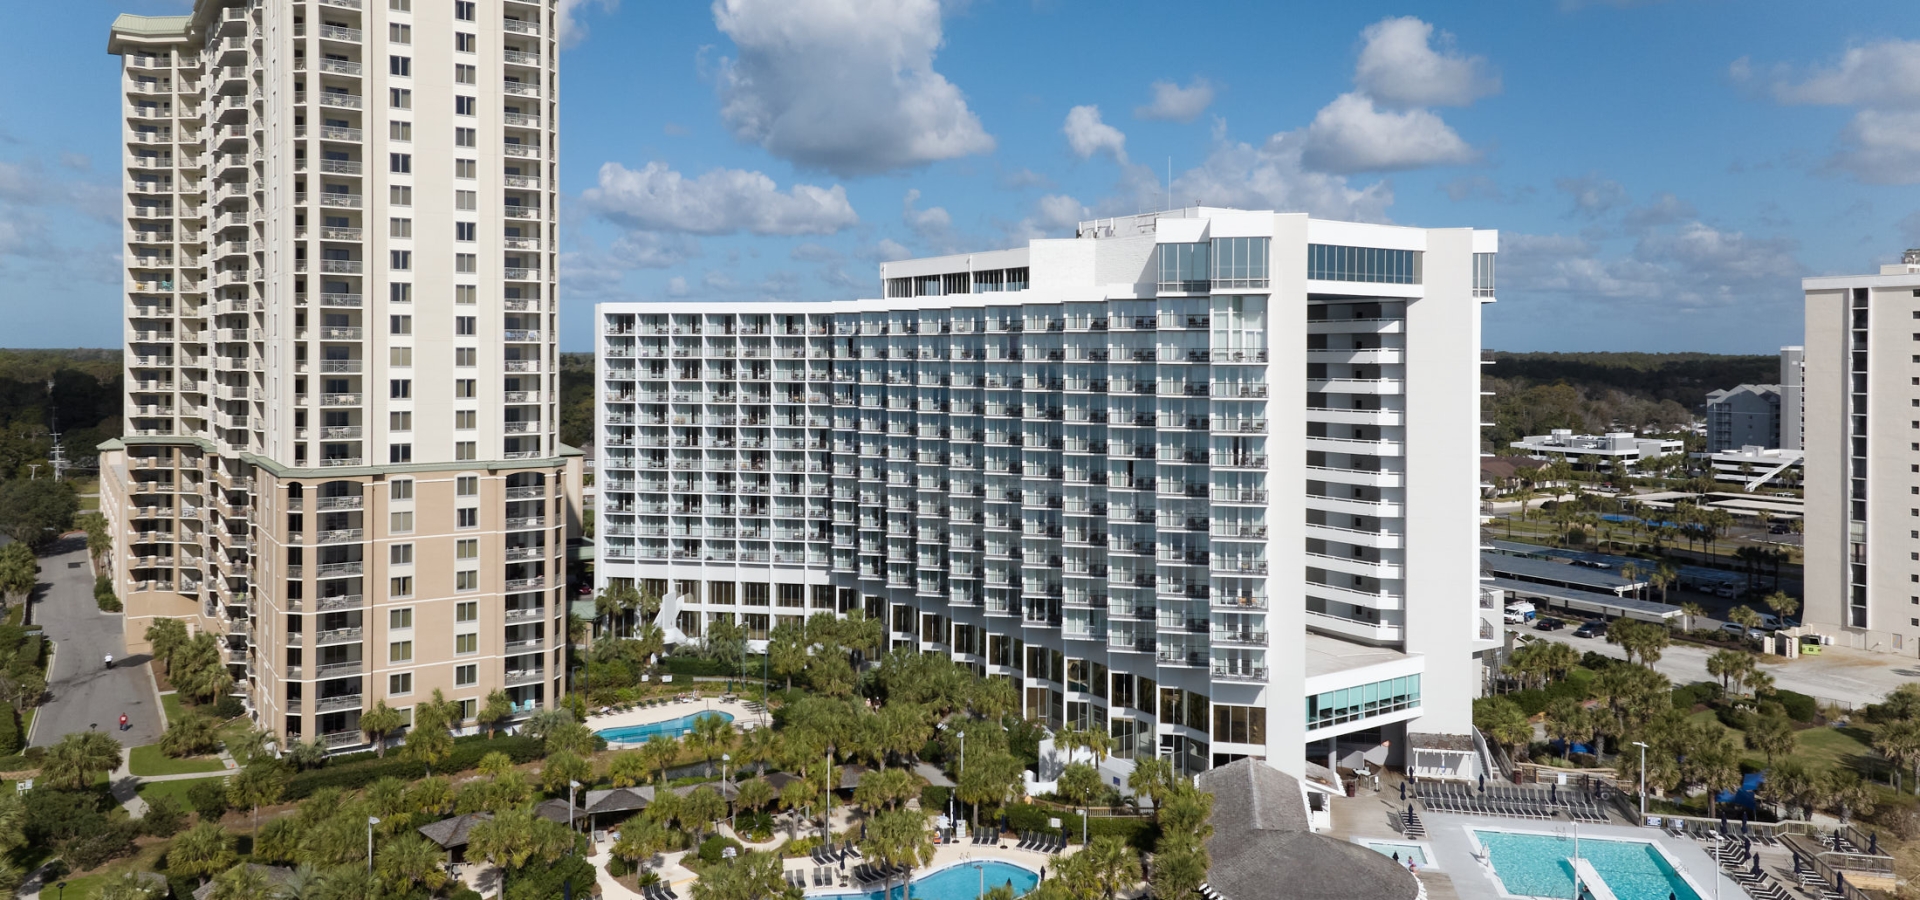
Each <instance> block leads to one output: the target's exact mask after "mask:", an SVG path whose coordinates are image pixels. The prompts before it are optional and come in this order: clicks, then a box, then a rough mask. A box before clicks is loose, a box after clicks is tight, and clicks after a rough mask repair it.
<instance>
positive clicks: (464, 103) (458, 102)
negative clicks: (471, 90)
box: [453, 97, 479, 116]
mask: <svg viewBox="0 0 1920 900" xmlns="http://www.w3.org/2000/svg"><path fill="white" fill-rule="evenodd" d="M478 105H479V101H478V100H476V99H474V98H473V97H455V98H453V114H454V115H456V116H471V115H473V110H474V107H476V106H478Z"/></svg>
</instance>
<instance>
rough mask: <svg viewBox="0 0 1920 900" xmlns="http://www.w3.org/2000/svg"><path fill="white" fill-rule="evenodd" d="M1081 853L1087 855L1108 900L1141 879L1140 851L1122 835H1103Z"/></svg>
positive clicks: (1095, 876)
mask: <svg viewBox="0 0 1920 900" xmlns="http://www.w3.org/2000/svg"><path fill="white" fill-rule="evenodd" d="M1077 855H1080V856H1085V857H1087V860H1088V865H1089V866H1091V868H1092V870H1093V875H1094V883H1095V884H1096V885H1097V886H1098V887H1099V889H1100V893H1101V894H1102V895H1103V896H1105V897H1106V898H1107V900H1113V896H1114V894H1116V893H1119V892H1120V891H1123V890H1126V889H1127V888H1130V887H1133V886H1134V885H1135V884H1138V883H1139V882H1140V854H1138V853H1135V852H1134V851H1133V848H1131V847H1128V846H1127V842H1126V841H1125V840H1123V839H1121V838H1119V837H1116V836H1113V835H1101V836H1100V837H1097V838H1094V839H1093V843H1092V844H1089V845H1087V848H1086V849H1085V850H1083V851H1081V852H1080V853H1079V854H1077Z"/></svg>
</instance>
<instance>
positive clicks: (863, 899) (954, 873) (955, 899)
mask: <svg viewBox="0 0 1920 900" xmlns="http://www.w3.org/2000/svg"><path fill="white" fill-rule="evenodd" d="M976 866H977V868H976ZM983 880H984V882H985V884H986V887H987V890H993V889H994V888H996V887H999V886H1001V885H1003V884H1006V883H1008V882H1012V883H1013V894H1014V896H1016V897H1018V896H1021V895H1023V894H1025V893H1026V892H1028V891H1031V890H1033V886H1034V885H1035V884H1038V883H1039V882H1040V875H1039V874H1038V873H1036V872H1032V871H1029V870H1027V869H1025V868H1022V867H1020V866H1016V865H1014V864H1013V863H1009V862H1001V861H999V860H992V859H990V860H982V861H980V862H979V863H961V864H959V865H956V866H949V867H948V868H945V869H941V870H940V871H938V872H935V873H933V874H932V875H928V876H926V877H924V878H915V879H914V880H913V900H976V898H978V897H979V896H980V885H981V883H982V881H983ZM882 893H883V892H881V891H873V892H872V893H867V894H808V895H807V896H809V897H817V898H823V900H900V885H899V884H898V883H896V884H894V886H893V887H892V888H891V889H890V890H888V891H886V892H885V893H886V895H887V896H884V897H883V896H882Z"/></svg>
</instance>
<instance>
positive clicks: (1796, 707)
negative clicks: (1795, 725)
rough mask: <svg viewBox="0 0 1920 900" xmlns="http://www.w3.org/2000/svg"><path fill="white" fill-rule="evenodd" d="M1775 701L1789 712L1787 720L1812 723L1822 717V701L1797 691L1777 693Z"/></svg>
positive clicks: (1775, 693) (1774, 696) (1774, 695)
mask: <svg viewBox="0 0 1920 900" xmlns="http://www.w3.org/2000/svg"><path fill="white" fill-rule="evenodd" d="M1773 698H1774V699H1775V700H1778V701H1780V706H1781V707H1783V708H1784V709H1785V710H1786V712H1787V718H1790V719H1792V720H1794V721H1795V722H1801V723H1806V722H1812V721H1813V720H1814V719H1815V718H1817V717H1818V716H1819V715H1820V701H1818V700H1815V699H1813V698H1812V697H1809V696H1807V695H1806V694H1802V693H1799V692H1797V691H1775V692H1774V694H1773Z"/></svg>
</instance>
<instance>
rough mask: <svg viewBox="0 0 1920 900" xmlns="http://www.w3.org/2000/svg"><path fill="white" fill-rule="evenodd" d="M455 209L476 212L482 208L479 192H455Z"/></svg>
mask: <svg viewBox="0 0 1920 900" xmlns="http://www.w3.org/2000/svg"><path fill="white" fill-rule="evenodd" d="M453 208H454V209H459V210H466V211H469V212H471V211H474V210H478V209H479V208H480V194H479V192H477V191H454V192H453Z"/></svg>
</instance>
